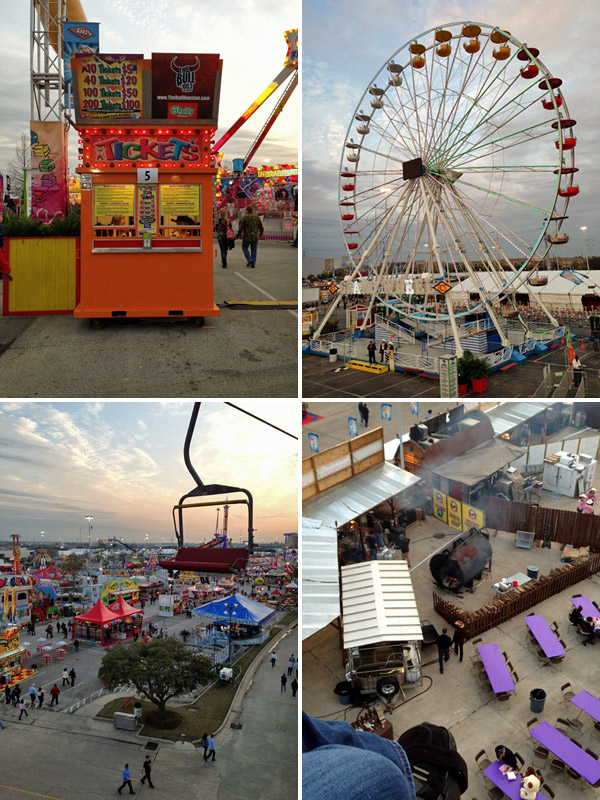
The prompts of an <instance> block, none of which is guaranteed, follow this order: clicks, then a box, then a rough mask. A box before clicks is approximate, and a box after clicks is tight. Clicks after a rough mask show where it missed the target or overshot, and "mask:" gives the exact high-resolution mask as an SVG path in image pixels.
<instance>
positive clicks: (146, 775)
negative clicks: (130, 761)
mask: <svg viewBox="0 0 600 800" xmlns="http://www.w3.org/2000/svg"><path fill="white" fill-rule="evenodd" d="M142 769H143V770H144V777H143V778H142V783H143V782H144V781H145V780H146V778H148V786H149V787H150V788H151V789H154V784H153V783H152V778H151V777H150V773H151V772H152V761H151V759H150V756H146V760H145V761H144V763H143V764H142Z"/></svg>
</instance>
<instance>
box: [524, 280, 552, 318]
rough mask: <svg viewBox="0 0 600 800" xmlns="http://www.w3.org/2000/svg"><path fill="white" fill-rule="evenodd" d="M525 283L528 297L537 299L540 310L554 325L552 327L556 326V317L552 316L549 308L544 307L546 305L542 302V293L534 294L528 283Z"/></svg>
mask: <svg viewBox="0 0 600 800" xmlns="http://www.w3.org/2000/svg"><path fill="white" fill-rule="evenodd" d="M525 285H526V286H527V294H528V295H529V297H530V298H531V299H532V300H535V301H537V302H538V303H539V304H540V308H541V309H542V311H543V312H544V314H545V315H546V316H547V317H548V319H549V320H550V322H551V323H552V324H553V325H554V327H555V328H558V320H557V319H556V317H553V316H552V313H551V312H550V310H549V309H548V308H546V306H545V304H544V301H543V300H542V295H541V294H538V295H535V294H534V293H533V292H532V291H531V289H530V288H529V285H528V284H525Z"/></svg>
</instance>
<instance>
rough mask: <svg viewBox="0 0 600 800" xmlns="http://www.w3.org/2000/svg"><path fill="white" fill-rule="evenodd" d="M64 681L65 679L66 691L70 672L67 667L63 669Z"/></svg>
mask: <svg viewBox="0 0 600 800" xmlns="http://www.w3.org/2000/svg"><path fill="white" fill-rule="evenodd" d="M62 679H63V689H64V688H65V683H66V684H67V686H68V685H69V670H68V669H67V668H66V667H65V668H64V669H63V674H62Z"/></svg>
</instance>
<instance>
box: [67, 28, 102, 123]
mask: <svg viewBox="0 0 600 800" xmlns="http://www.w3.org/2000/svg"><path fill="white" fill-rule="evenodd" d="M99 49H100V23H99V22H63V56H64V64H63V76H64V79H65V108H74V104H73V102H72V101H73V98H72V85H73V81H72V79H71V58H73V57H74V56H76V55H82V56H83V55H85V56H87V55H92V54H93V53H97V52H98V50H99Z"/></svg>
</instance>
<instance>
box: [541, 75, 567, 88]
mask: <svg viewBox="0 0 600 800" xmlns="http://www.w3.org/2000/svg"><path fill="white" fill-rule="evenodd" d="M559 86H562V78H550V77H547V78H544V80H543V81H540V82H539V83H538V87H539V88H540V89H542V90H544V91H549V90H550V89H558V87H559Z"/></svg>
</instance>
